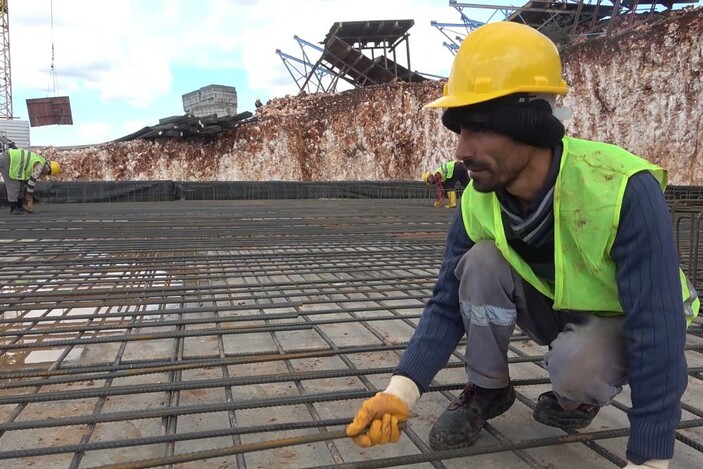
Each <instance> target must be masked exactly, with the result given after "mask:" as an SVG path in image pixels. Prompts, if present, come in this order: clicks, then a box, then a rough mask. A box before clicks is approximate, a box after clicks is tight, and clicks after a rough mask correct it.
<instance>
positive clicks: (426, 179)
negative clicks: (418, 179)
mask: <svg viewBox="0 0 703 469" xmlns="http://www.w3.org/2000/svg"><path fill="white" fill-rule="evenodd" d="M430 176H432V173H431V172H429V171H425V172H424V173H422V181H423V182H424V183H425V184H429V183H430Z"/></svg>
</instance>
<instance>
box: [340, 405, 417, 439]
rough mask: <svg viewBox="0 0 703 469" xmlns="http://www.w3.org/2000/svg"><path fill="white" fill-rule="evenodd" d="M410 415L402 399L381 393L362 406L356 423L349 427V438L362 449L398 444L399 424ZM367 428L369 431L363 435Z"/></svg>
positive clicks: (355, 418) (357, 414) (355, 420)
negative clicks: (378, 445)
mask: <svg viewBox="0 0 703 469" xmlns="http://www.w3.org/2000/svg"><path fill="white" fill-rule="evenodd" d="M408 414H409V410H408V406H407V405H405V403H404V402H403V401H402V400H400V398H398V397H396V396H394V395H393V394H389V393H385V392H379V393H378V394H376V395H375V396H374V397H372V398H371V399H367V400H366V401H364V403H363V404H362V405H361V409H359V412H357V413H356V417H354V421H353V422H352V423H350V424H349V426H347V436H349V437H352V438H354V442H355V443H356V444H357V445H359V446H361V447H362V448H369V447H371V446H373V445H377V444H381V445H385V444H386V443H396V442H397V441H398V440H399V439H400V429H399V428H398V424H399V423H401V422H405V421H407V420H408ZM369 424H370V426H369ZM367 427H368V431H367V432H366V433H365V434H361V433H362V432H363V431H364V430H365V429H366V428H367Z"/></svg>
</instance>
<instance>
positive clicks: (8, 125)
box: [0, 119, 31, 148]
mask: <svg viewBox="0 0 703 469" xmlns="http://www.w3.org/2000/svg"><path fill="white" fill-rule="evenodd" d="M0 132H2V133H3V134H4V135H5V136H6V137H7V138H9V139H10V140H12V141H13V142H15V145H17V147H19V148H27V147H29V146H31V142H30V140H29V122H28V121H23V120H20V119H12V120H7V119H0Z"/></svg>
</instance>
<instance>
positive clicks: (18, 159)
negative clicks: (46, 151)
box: [0, 143, 61, 215]
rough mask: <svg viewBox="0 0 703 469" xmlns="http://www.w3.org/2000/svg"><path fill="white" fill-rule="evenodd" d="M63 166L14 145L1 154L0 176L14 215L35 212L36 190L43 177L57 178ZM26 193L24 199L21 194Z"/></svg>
mask: <svg viewBox="0 0 703 469" xmlns="http://www.w3.org/2000/svg"><path fill="white" fill-rule="evenodd" d="M60 173H61V166H59V164H58V163H57V162H56V161H47V160H45V159H44V158H43V157H42V156H40V155H38V154H36V153H34V152H31V151H29V150H24V149H19V148H17V147H16V146H15V144H14V143H12V144H10V147H9V148H8V149H7V150H5V151H3V152H2V153H0V174H2V178H3V180H4V181H5V189H6V190H7V201H8V202H9V203H10V213H11V214H12V215H22V214H25V213H33V212H34V189H35V187H36V183H37V180H38V179H39V178H40V177H41V176H42V175H51V176H56V175H58V174H60ZM23 189H24V191H25V196H24V197H22V194H21V192H22V191H23Z"/></svg>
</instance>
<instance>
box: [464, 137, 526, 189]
mask: <svg viewBox="0 0 703 469" xmlns="http://www.w3.org/2000/svg"><path fill="white" fill-rule="evenodd" d="M456 159H457V160H460V161H462V162H463V163H464V166H465V167H466V169H468V170H469V171H470V175H471V179H472V180H473V184H474V189H476V190H477V191H478V192H493V191H495V190H497V189H505V188H509V187H510V185H511V184H513V183H514V182H515V181H516V180H517V179H518V177H519V176H520V174H521V173H522V171H523V170H524V169H525V167H527V164H528V162H529V154H528V152H527V151H526V149H525V146H524V145H520V144H518V143H517V142H515V141H514V140H512V139H511V138H509V137H506V136H504V135H501V134H498V133H495V132H491V131H481V132H476V131H472V130H469V129H465V128H462V129H461V134H459V142H458V144H457V148H456Z"/></svg>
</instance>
